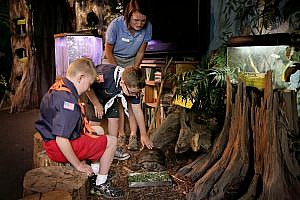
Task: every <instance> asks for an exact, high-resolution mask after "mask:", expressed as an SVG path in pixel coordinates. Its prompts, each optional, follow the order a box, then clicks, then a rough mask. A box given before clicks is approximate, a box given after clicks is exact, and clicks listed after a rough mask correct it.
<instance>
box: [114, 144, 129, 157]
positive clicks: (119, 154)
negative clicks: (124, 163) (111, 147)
mask: <svg viewBox="0 0 300 200" xmlns="http://www.w3.org/2000/svg"><path fill="white" fill-rule="evenodd" d="M128 158H130V155H129V154H128V153H125V152H123V150H122V149H121V148H119V147H117V150H116V153H115V156H114V159H115V160H127V159H128Z"/></svg>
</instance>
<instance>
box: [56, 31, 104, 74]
mask: <svg viewBox="0 0 300 200" xmlns="http://www.w3.org/2000/svg"><path fill="white" fill-rule="evenodd" d="M54 39H55V65H56V77H60V76H65V75H66V72H67V68H68V66H69V64H70V63H71V62H72V61H74V60H75V59H77V58H82V57H85V58H91V59H92V60H93V62H94V64H95V65H99V64H101V60H102V54H103V45H102V38H100V37H97V36H94V35H91V34H77V33H61V34H55V35H54Z"/></svg>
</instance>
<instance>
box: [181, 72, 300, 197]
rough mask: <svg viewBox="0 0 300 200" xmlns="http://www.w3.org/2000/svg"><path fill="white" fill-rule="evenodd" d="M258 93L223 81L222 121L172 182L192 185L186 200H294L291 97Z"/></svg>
mask: <svg viewBox="0 0 300 200" xmlns="http://www.w3.org/2000/svg"><path fill="white" fill-rule="evenodd" d="M265 80H266V81H265V88H264V90H263V92H261V91H258V90H256V89H251V88H248V87H246V86H245V85H244V84H243V83H242V82H241V83H239V84H238V85H237V88H236V92H235V95H234V98H232V97H233V96H232V95H231V93H232V87H231V84H230V82H229V80H227V100H226V101H227V104H226V118H225V122H224V126H223V129H222V131H221V133H220V135H219V137H218V139H217V141H216V143H215V144H214V147H213V148H212V151H211V152H209V153H207V154H206V155H201V157H199V158H197V159H196V160H195V161H194V162H192V163H190V164H188V165H187V166H185V167H183V168H181V169H180V170H179V171H178V172H177V176H180V177H185V178H187V179H191V180H192V181H194V182H195V185H194V188H193V190H192V191H191V192H190V193H189V194H188V195H187V199H197V200H198V199H238V198H240V199H297V197H299V195H300V194H299V188H300V184H299V180H298V179H297V177H298V178H299V175H300V167H299V164H298V162H297V160H296V158H295V152H293V151H292V149H291V148H290V147H291V144H292V143H293V141H295V139H296V137H297V136H298V134H299V129H298V125H297V109H296V94H295V92H293V91H274V90H273V89H272V73H271V72H268V73H267V75H266V78H265Z"/></svg>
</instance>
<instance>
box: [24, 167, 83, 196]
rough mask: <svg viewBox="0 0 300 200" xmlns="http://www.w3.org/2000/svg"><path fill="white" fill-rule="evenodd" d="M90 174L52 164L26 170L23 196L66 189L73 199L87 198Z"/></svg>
mask: <svg viewBox="0 0 300 200" xmlns="http://www.w3.org/2000/svg"><path fill="white" fill-rule="evenodd" d="M87 189H88V176H87V175H86V174H85V173H82V172H79V171H77V170H76V169H74V168H73V167H69V166H50V167H40V168H36V169H32V170H30V171H28V172H26V174H25V176H24V181H23V196H24V197H25V196H27V195H32V194H36V193H38V194H44V193H46V192H49V191H65V192H68V193H70V195H71V196H72V199H73V200H85V199H87V194H86V192H87Z"/></svg>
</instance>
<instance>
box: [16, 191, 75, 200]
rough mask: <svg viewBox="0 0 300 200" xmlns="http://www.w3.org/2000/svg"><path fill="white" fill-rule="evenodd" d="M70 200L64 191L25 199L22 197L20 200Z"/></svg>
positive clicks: (33, 195) (34, 195)
mask: <svg viewBox="0 0 300 200" xmlns="http://www.w3.org/2000/svg"><path fill="white" fill-rule="evenodd" d="M52 199H57V200H72V195H70V193H68V192H65V191H50V192H46V193H44V194H32V195H29V196H26V197H23V199H22V200H52Z"/></svg>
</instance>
